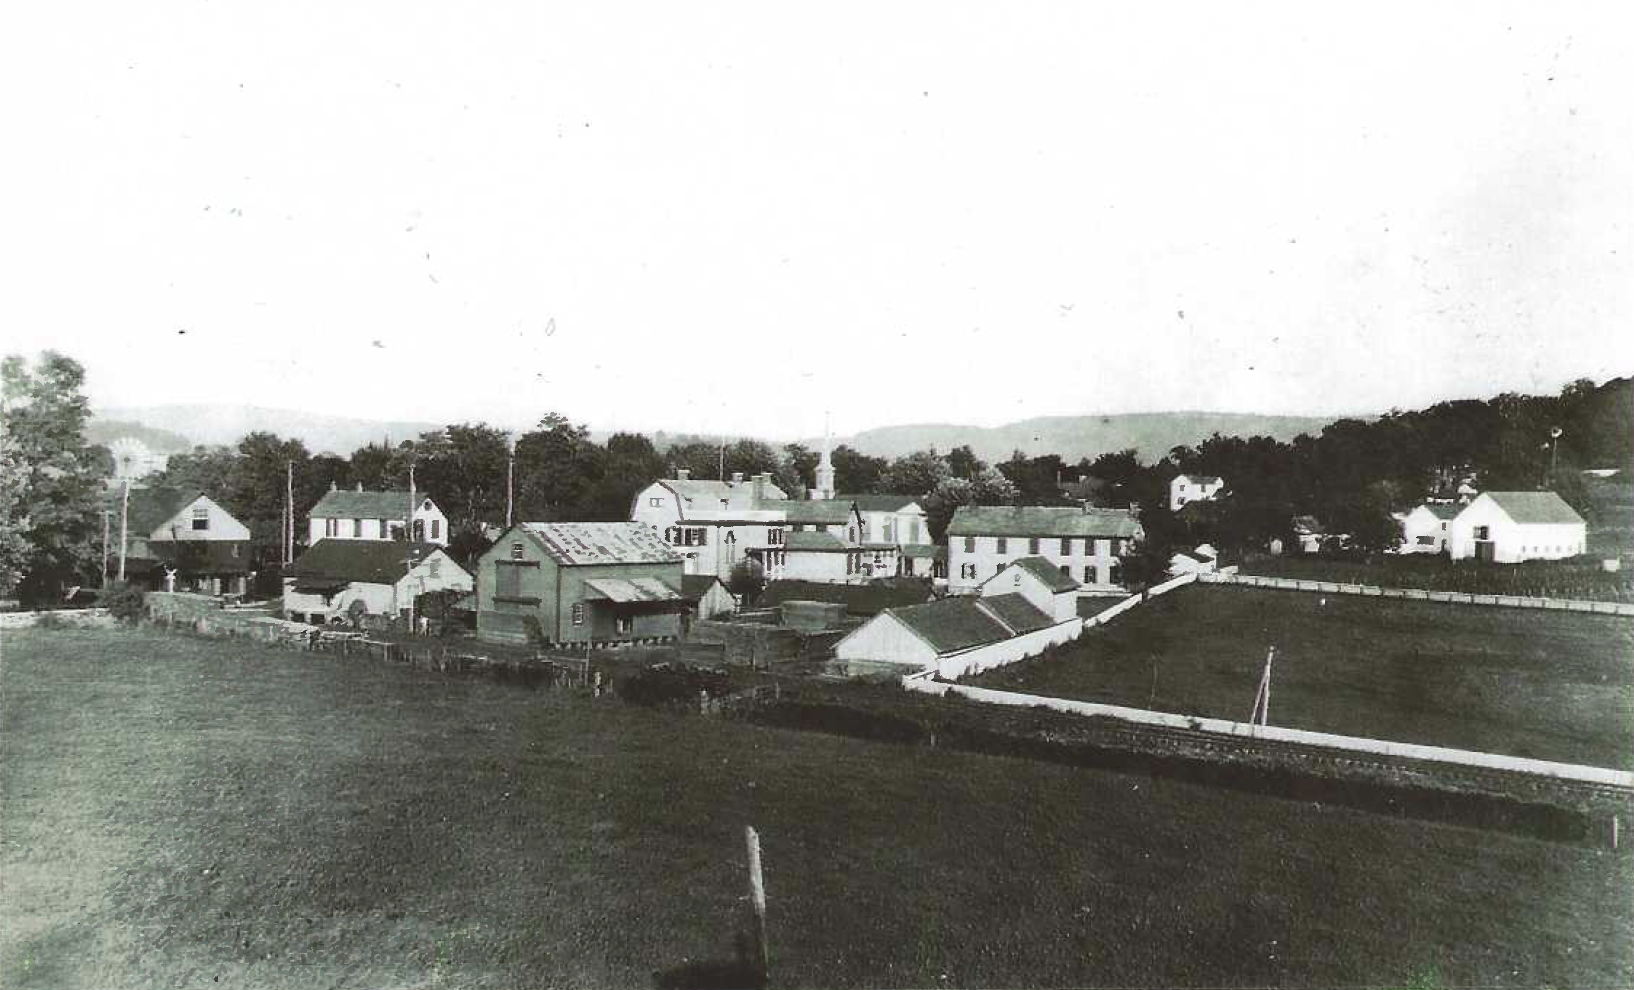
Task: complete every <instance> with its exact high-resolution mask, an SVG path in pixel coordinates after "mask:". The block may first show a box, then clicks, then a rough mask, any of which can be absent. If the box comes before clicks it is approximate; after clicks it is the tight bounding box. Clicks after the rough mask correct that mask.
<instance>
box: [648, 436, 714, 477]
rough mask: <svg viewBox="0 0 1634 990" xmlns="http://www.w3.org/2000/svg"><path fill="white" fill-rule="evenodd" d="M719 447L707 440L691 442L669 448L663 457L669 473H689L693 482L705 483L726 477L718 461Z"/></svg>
mask: <svg viewBox="0 0 1634 990" xmlns="http://www.w3.org/2000/svg"><path fill="white" fill-rule="evenodd" d="M721 446H722V445H721V444H720V443H713V442H710V441H707V440H693V441H689V442H687V443H681V444H676V445H674V446H672V447H670V449H669V450H667V451H665V454H664V456H665V458H666V460H667V461H668V462H669V466H670V467H669V469H670V471H672V472H674V471H690V472H692V478H693V480H694V481H706V480H709V479H712V478H721V477H727V475H723V474H722V473H721V472H722V471H724V470H725V465H724V464H723V463H722V462H721V460H720V458H721ZM672 476H673V475H672Z"/></svg>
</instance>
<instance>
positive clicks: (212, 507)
mask: <svg viewBox="0 0 1634 990" xmlns="http://www.w3.org/2000/svg"><path fill="white" fill-rule="evenodd" d="M124 500H125V495H124V493H123V492H122V491H115V492H114V493H112V495H111V497H110V501H109V502H108V503H107V506H106V508H107V509H108V513H109V515H108V525H109V548H108V550H109V555H110V557H111V558H112V560H110V567H112V566H114V564H113V560H117V558H118V554H119V539H120V534H119V527H120V515H121V512H122V511H123V515H124V530H125V536H124V547H125V573H126V577H127V578H129V579H131V580H134V581H138V582H140V583H141V584H143V585H145V586H147V587H149V588H153V589H156V590H165V591H192V592H198V593H200V594H206V595H244V594H247V593H248V591H249V582H250V578H251V577H252V576H253V574H254V555H253V552H252V549H253V548H252V547H251V545H250V528H249V527H248V526H246V525H244V524H243V523H241V522H239V521H238V520H237V519H236V518H234V517H233V514H232V513H230V512H228V511H227V510H226V509H225V508H223V507H222V506H221V504H220V503H218V502H216V501H215V500H214V499H212V498H211V497H210V496H208V495H206V494H205V493H204V492H202V491H200V490H198V489H193V488H132V489H131V490H130V494H129V500H128V502H125V501H124ZM122 502H124V504H123V508H122Z"/></svg>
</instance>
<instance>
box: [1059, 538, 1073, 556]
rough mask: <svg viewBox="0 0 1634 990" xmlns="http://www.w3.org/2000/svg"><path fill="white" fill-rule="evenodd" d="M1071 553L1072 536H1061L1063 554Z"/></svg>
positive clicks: (1068, 554)
mask: <svg viewBox="0 0 1634 990" xmlns="http://www.w3.org/2000/svg"><path fill="white" fill-rule="evenodd" d="M1071 554H1072V539H1071V538H1070V537H1066V536H1063V537H1061V556H1063V557H1067V556H1070V555H1071Z"/></svg>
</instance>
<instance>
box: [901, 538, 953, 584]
mask: <svg viewBox="0 0 1634 990" xmlns="http://www.w3.org/2000/svg"><path fill="white" fill-rule="evenodd" d="M900 566H901V568H902V576H903V577H914V578H929V579H931V580H932V581H946V580H947V547H939V546H936V545H935V544H934V543H905V544H903V545H902V562H901V565H900Z"/></svg>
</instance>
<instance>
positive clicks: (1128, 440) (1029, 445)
mask: <svg viewBox="0 0 1634 990" xmlns="http://www.w3.org/2000/svg"><path fill="white" fill-rule="evenodd" d="M1334 418H1335V417H1330V416H1261V415H1256V414H1253V413H1220V412H1158V413H1123V414H1119V415H1111V416H1042V417H1038V418H1036V419H1024V420H1021V421H1019V422H1015V423H1007V424H1005V425H1003V426H995V427H983V426H959V425H956V424H952V423H918V424H912V425H906V426H884V427H880V428H878V429H873V430H864V431H862V432H861V433H858V434H856V435H854V436H849V437H839V438H837V440H836V442H838V443H844V444H848V445H850V446H852V447H854V448H856V449H857V450H859V451H861V452H863V453H864V454H870V455H872V456H875V457H900V456H901V455H903V454H909V453H912V452H913V451H916V450H924V449H926V448H928V447H935V448H936V449H937V450H939V451H944V452H945V451H948V450H951V449H952V448H954V447H957V446H959V445H960V444H969V445H970V446H971V448H972V449H973V450H974V451H975V452H976V456H978V457H980V458H982V459H983V460H986V461H997V460H1004V459H1005V458H1008V457H1009V456H1010V454H1011V453H1012V452H1013V451H1016V450H1020V451H1023V452H1024V453H1026V454H1028V455H1030V456H1031V455H1038V454H1048V453H1055V454H1060V455H1061V456H1062V457H1063V458H1064V459H1066V460H1067V461H1069V462H1070V461H1076V460H1078V459H1079V458H1081V457H1091V458H1093V457H1095V456H1096V455H1098V454H1103V453H1106V452H1108V451H1114V450H1123V449H1124V448H1126V447H1134V448H1135V449H1136V450H1138V451H1140V454H1141V457H1142V458H1143V459H1145V460H1153V459H1156V458H1158V457H1161V456H1162V455H1164V454H1167V453H1168V452H1169V450H1170V449H1171V448H1173V447H1176V446H1178V445H1180V444H1195V443H1197V442H1198V441H1200V440H1203V439H1204V438H1206V437H1208V436H1209V435H1210V434H1212V433H1216V432H1218V433H1222V434H1227V435H1230V434H1236V435H1238V436H1244V437H1247V436H1254V435H1256V434H1260V435H1265V436H1270V437H1274V438H1275V439H1278V440H1292V439H1293V438H1294V437H1296V436H1298V435H1299V434H1301V433H1312V434H1314V433H1317V432H1319V431H1320V430H1321V429H1322V427H1324V426H1326V425H1327V424H1328V423H1330V422H1332V421H1333V419H1334ZM802 442H804V443H806V444H807V445H808V446H816V445H819V444H821V442H822V441H821V440H806V441H802Z"/></svg>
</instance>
